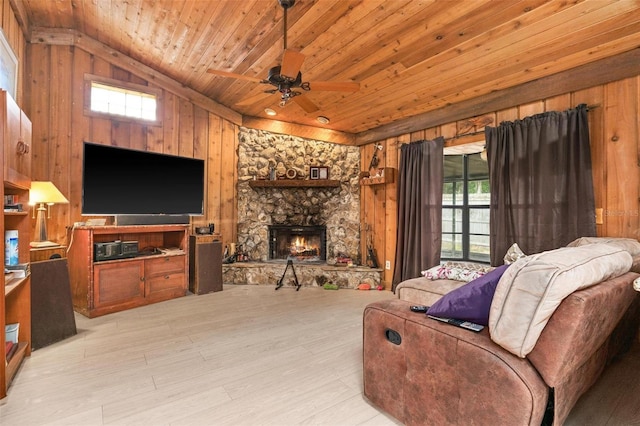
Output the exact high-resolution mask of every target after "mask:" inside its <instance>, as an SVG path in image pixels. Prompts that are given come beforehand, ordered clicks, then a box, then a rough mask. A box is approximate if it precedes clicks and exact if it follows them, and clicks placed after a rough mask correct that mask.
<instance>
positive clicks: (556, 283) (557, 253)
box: [489, 243, 632, 358]
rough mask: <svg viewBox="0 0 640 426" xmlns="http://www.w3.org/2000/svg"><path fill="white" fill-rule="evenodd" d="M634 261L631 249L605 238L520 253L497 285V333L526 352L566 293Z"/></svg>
mask: <svg viewBox="0 0 640 426" xmlns="http://www.w3.org/2000/svg"><path fill="white" fill-rule="evenodd" d="M631 264H632V257H631V255H630V254H629V253H628V252H627V251H626V250H624V249H622V248H620V247H619V246H614V245H609V244H604V243H603V244H589V245H585V246H580V247H563V248H560V249H557V250H551V251H546V252H542V253H538V254H534V255H531V256H527V257H525V258H522V259H519V260H518V261H516V262H515V263H513V264H512V265H511V266H510V267H509V268H508V269H507V270H506V271H505V273H504V274H503V275H502V278H501V279H500V282H499V283H498V286H497V288H496V292H495V295H494V297H493V301H492V303H491V310H490V311H489V332H490V334H491V339H492V340H493V341H494V342H496V343H497V344H499V345H500V346H502V347H503V348H505V349H506V350H508V351H509V352H511V353H513V354H515V355H517V356H519V357H522V358H524V357H525V356H527V354H528V353H529V352H531V351H532V350H533V348H534V346H535V345H536V342H537V341H538V337H539V336H540V333H542V330H543V329H544V327H545V325H546V324H547V322H548V320H549V318H550V317H551V315H552V314H553V313H554V312H555V310H556V308H557V307H558V305H560V302H562V300H563V299H564V298H565V297H567V296H568V295H570V294H571V293H573V292H574V291H576V290H580V289H583V288H586V287H589V286H591V285H594V284H597V283H600V282H602V281H606V280H607V279H610V278H614V277H617V276H619V275H622V274H624V273H625V272H627V271H629V269H630V268H631Z"/></svg>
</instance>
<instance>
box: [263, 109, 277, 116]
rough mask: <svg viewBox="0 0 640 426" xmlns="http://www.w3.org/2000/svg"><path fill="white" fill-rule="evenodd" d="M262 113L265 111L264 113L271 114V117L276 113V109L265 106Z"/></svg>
mask: <svg viewBox="0 0 640 426" xmlns="http://www.w3.org/2000/svg"><path fill="white" fill-rule="evenodd" d="M264 113H265V114H267V115H269V116H271V117H273V116H274V115H276V114H277V113H276V111H275V110H273V109H271V108H265V109H264Z"/></svg>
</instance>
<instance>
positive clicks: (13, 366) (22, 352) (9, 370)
mask: <svg viewBox="0 0 640 426" xmlns="http://www.w3.org/2000/svg"><path fill="white" fill-rule="evenodd" d="M28 346H29V344H28V343H27V342H18V349H17V350H16V351H15V353H14V354H13V356H12V357H11V359H10V360H9V362H8V363H7V367H6V370H5V371H6V375H7V385H8V384H9V383H11V380H13V376H15V375H16V373H17V372H18V367H20V363H22V360H23V359H24V357H25V356H26V354H27V347H28Z"/></svg>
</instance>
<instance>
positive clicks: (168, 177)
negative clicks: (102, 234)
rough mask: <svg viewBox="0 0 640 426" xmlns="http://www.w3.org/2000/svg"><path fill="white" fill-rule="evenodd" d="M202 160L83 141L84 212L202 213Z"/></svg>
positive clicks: (86, 213)
mask: <svg viewBox="0 0 640 426" xmlns="http://www.w3.org/2000/svg"><path fill="white" fill-rule="evenodd" d="M203 205H204V160H201V159H197V158H187V157H178V156H174V155H166V154H157V153H153V152H147V151H137V150H133V149H126V148H119V147H114V146H109V145H100V144H95V143H90V142H85V143H84V153H83V163H82V214H83V215H202V214H203Z"/></svg>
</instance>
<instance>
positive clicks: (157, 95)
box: [84, 74, 163, 126]
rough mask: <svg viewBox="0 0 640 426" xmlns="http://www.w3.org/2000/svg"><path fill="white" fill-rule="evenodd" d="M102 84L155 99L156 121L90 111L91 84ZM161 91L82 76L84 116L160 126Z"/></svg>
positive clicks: (134, 84)
mask: <svg viewBox="0 0 640 426" xmlns="http://www.w3.org/2000/svg"><path fill="white" fill-rule="evenodd" d="M93 83H97V84H102V85H105V86H112V87H114V88H118V89H123V90H131V91H135V92H140V93H144V94H146V95H152V96H155V99H156V119H155V120H146V119H144V118H139V117H130V116H126V115H120V114H111V113H108V112H100V111H93V110H92V109H91V88H92V84H93ZM162 111H163V108H162V89H157V88H154V87H149V86H144V85H142V84H136V83H130V82H128V81H122V80H115V79H112V78H107V77H101V76H98V75H94V74H85V75H84V115H86V116H90V117H97V118H105V119H108V120H116V121H123V122H129V123H137V124H142V125H151V126H160V125H161V124H162Z"/></svg>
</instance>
